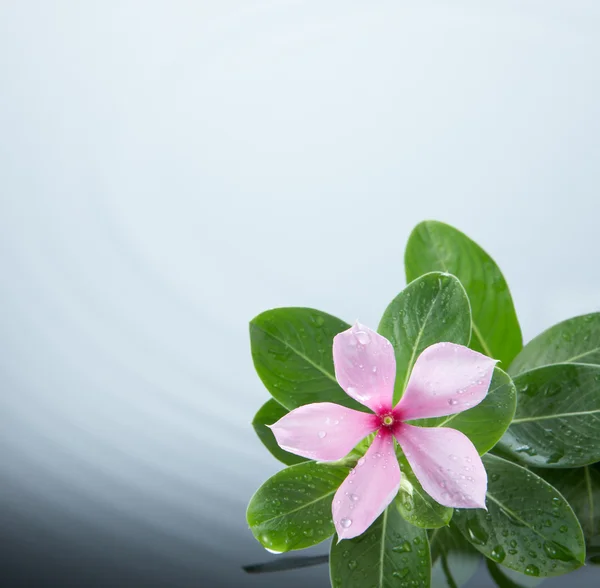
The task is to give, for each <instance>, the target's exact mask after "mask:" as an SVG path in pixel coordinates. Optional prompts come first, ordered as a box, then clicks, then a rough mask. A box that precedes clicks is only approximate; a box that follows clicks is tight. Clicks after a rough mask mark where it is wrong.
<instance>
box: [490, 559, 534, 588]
mask: <svg viewBox="0 0 600 588" xmlns="http://www.w3.org/2000/svg"><path fill="white" fill-rule="evenodd" d="M485 562H486V564H487V568H488V571H489V572H490V576H492V578H493V579H494V581H495V582H496V585H497V586H498V588H534V587H535V586H537V585H538V584H540V583H541V582H542V581H543V579H542V578H533V577H532V576H525V575H524V574H519V573H518V572H515V571H514V570H509V569H508V568H501V567H500V566H499V565H498V564H497V563H495V562H493V561H492V560H490V559H486V560H485ZM517 574H518V576H517Z"/></svg>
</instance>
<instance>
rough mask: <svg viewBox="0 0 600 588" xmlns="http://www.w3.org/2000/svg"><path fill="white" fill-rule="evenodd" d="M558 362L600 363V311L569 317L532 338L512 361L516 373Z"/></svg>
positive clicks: (510, 370)
mask: <svg viewBox="0 0 600 588" xmlns="http://www.w3.org/2000/svg"><path fill="white" fill-rule="evenodd" d="M554 363H591V364H595V365H600V313H598V312H595V313H592V314H586V315H583V316H576V317H574V318H571V319H568V320H566V321H563V322H561V323H558V324H557V325H554V326H553V327H550V328H549V329H548V330H546V331H544V332H543V333H541V334H540V335H538V336H537V337H536V338H535V339H532V340H531V341H530V342H529V343H527V345H525V347H523V349H522V351H521V352H520V353H519V355H517V357H515V359H514V361H513V362H512V363H511V365H510V368H509V372H510V373H511V374H513V375H516V374H520V373H522V372H526V371H528V370H532V369H534V368H537V367H541V366H544V365H550V364H554Z"/></svg>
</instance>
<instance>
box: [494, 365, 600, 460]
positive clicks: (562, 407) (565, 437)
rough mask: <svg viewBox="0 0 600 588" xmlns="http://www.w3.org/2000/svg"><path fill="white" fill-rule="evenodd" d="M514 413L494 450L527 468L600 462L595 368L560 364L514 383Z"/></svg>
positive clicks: (599, 381)
mask: <svg viewBox="0 0 600 588" xmlns="http://www.w3.org/2000/svg"><path fill="white" fill-rule="evenodd" d="M514 383H515V386H516V388H517V411H516V413H515V418H514V420H513V422H512V424H511V426H510V427H509V429H508V431H507V432H506V434H505V435H504V437H502V439H501V441H500V442H499V443H498V450H499V451H500V452H502V454H503V455H505V456H507V457H510V458H511V459H513V460H516V461H520V462H521V463H524V464H527V465H529V466H532V467H539V468H556V467H558V468H565V467H579V466H584V465H587V464H590V463H594V462H597V461H600V427H599V426H598V422H599V421H598V417H599V416H600V366H595V365H584V364H576V363H572V364H568V363H559V364H555V365H549V366H545V367H541V368H537V369H534V370H531V371H529V372H525V373H523V374H521V375H519V376H517V377H516V378H515V380H514Z"/></svg>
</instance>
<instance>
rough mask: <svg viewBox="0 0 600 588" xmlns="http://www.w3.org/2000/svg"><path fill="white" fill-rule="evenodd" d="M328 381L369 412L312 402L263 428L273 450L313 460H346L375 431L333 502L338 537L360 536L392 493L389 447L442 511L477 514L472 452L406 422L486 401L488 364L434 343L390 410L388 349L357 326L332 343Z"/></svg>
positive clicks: (465, 444) (457, 435)
mask: <svg viewBox="0 0 600 588" xmlns="http://www.w3.org/2000/svg"><path fill="white" fill-rule="evenodd" d="M333 360H334V365H335V375H336V379H337V381H338V383H339V384H340V386H341V387H342V388H343V389H344V390H345V392H346V393H347V394H348V395H349V396H351V397H352V398H354V399H355V400H357V401H358V402H360V403H361V404H363V405H365V406H367V407H368V408H370V409H371V410H372V411H373V412H372V413H365V412H359V411H356V410H352V409H350V408H346V407H344V406H340V405H338V404H333V403H331V402H319V403H315V404H307V405H305V406H301V407H299V408H296V409H295V410H292V411H291V412H290V413H289V414H287V415H285V416H284V417H283V418H281V419H280V420H278V421H277V422H276V423H274V424H273V425H272V426H271V430H272V431H273V434H274V435H275V438H276V439H277V443H278V444H279V445H280V447H282V448H283V449H285V450H286V451H289V452H291V453H295V454H296V455H301V456H303V457H308V458H310V459H315V460H318V461H323V462H326V461H337V460H339V459H342V458H343V457H345V456H346V455H347V454H348V453H349V452H350V451H351V450H352V449H353V448H354V447H355V446H356V445H357V443H359V442H360V441H361V440H362V439H364V438H365V437H366V436H367V435H369V434H370V433H375V432H377V434H376V436H375V439H374V440H373V442H372V443H371V445H370V446H369V449H368V450H367V452H366V453H365V455H364V456H363V457H361V458H360V459H359V460H358V463H357V464H356V467H355V468H354V469H353V470H351V472H350V474H349V475H348V477H347V478H346V479H345V480H344V482H343V483H342V485H341V486H340V487H339V489H338V491H337V493H336V495H335V497H334V499H333V504H332V512H333V521H334V524H335V528H336V530H337V534H338V539H339V540H342V539H351V538H352V537H356V536H358V535H360V534H361V533H363V532H364V531H365V530H366V529H367V528H368V527H369V526H370V525H371V523H373V521H375V519H376V518H377V517H378V516H379V515H380V514H381V513H382V512H383V511H384V510H385V508H386V507H387V506H388V505H389V504H390V502H392V500H393V499H394V497H395V496H396V494H397V492H398V489H399V487H400V476H401V474H400V466H399V465H398V460H397V459H396V455H395V448H394V438H396V440H397V441H398V443H399V445H400V447H401V449H402V451H403V452H404V455H405V456H406V459H407V460H408V463H409V464H410V466H411V468H412V470H413V472H414V474H415V476H416V477H417V479H418V480H419V482H420V483H421V485H422V486H423V489H424V490H425V491H426V492H427V493H428V494H429V495H430V496H431V497H432V498H433V499H434V500H436V501H437V502H439V503H440V504H443V505H444V506H451V507H457V508H485V493H486V489H487V474H486V471H485V468H484V467H483V463H482V462H481V458H480V457H479V454H478V453H477V449H475V446H474V445H473V443H472V442H471V441H470V440H469V439H468V437H466V436H465V435H464V434H463V433H461V432H460V431H457V430H456V429H450V428H445V427H435V428H434V427H429V428H427V427H417V426H414V425H409V424H408V423H407V422H406V421H410V420H413V419H422V418H432V417H440V416H446V415H451V414H456V413H458V412H462V411H463V410H467V409H469V408H472V407H473V406H475V405H476V404H479V403H480V402H481V401H482V400H483V399H484V398H485V396H486V394H487V391H488V389H489V386H490V382H491V379H492V373H493V371H494V365H495V364H496V361H495V360H493V359H490V358H489V357H486V356H485V355H482V354H481V353H477V352H476V351H472V350H471V349H469V348H467V347H464V346H463V345H456V344H454V343H436V344H435V345H431V346H430V347H427V349H425V350H424V351H423V352H422V353H421V355H420V356H419V357H418V358H417V360H416V362H415V364H414V367H413V369H412V372H411V374H410V378H409V380H408V384H407V386H406V389H405V391H404V394H403V396H402V398H401V400H400V402H399V403H398V404H397V405H396V406H395V407H394V406H393V395H394V381H395V379H396V358H395V356H394V349H393V347H392V345H391V343H390V342H389V341H388V340H387V339H386V338H385V337H382V336H381V335H379V334H377V333H375V332H374V331H372V330H371V329H369V328H367V327H365V326H363V325H361V324H359V323H358V322H357V323H356V324H355V325H354V326H353V327H351V328H350V329H348V330H347V331H344V332H342V333H339V334H338V335H336V337H335V338H334V340H333Z"/></svg>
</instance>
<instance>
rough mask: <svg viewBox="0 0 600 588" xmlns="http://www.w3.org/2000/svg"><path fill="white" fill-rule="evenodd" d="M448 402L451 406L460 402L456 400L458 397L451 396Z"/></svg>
mask: <svg viewBox="0 0 600 588" xmlns="http://www.w3.org/2000/svg"><path fill="white" fill-rule="evenodd" d="M448 404H449V405H450V406H456V405H457V404H458V400H456V398H450V400H448Z"/></svg>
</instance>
